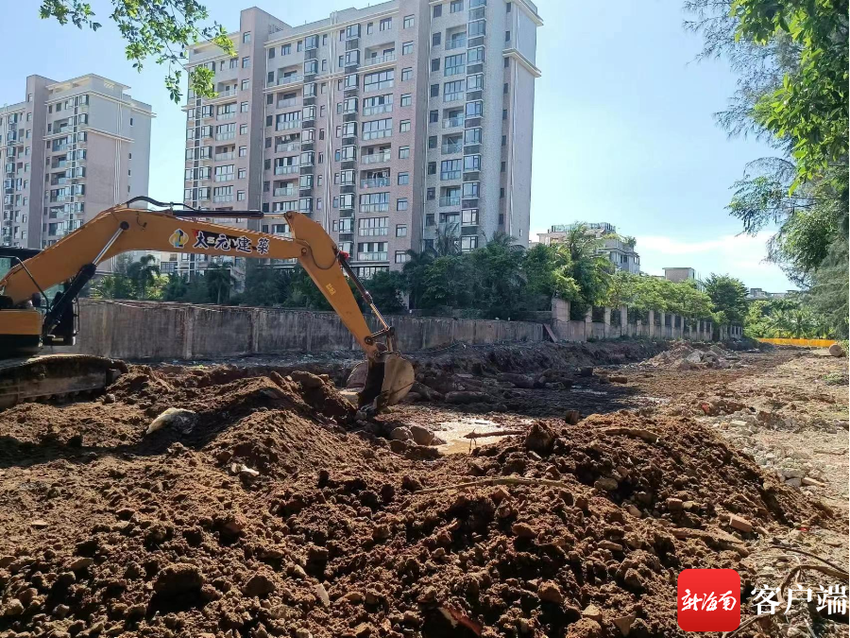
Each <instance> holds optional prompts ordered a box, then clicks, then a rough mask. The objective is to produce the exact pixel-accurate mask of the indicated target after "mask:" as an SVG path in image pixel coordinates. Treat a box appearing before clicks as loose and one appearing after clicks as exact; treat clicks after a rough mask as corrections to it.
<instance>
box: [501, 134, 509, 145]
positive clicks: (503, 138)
mask: <svg viewBox="0 0 850 638" xmlns="http://www.w3.org/2000/svg"><path fill="white" fill-rule="evenodd" d="M507 145H508V136H507V135H502V146H507Z"/></svg>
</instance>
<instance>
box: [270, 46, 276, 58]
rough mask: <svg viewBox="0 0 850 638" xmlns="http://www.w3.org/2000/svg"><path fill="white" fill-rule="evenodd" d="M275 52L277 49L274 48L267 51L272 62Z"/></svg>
mask: <svg viewBox="0 0 850 638" xmlns="http://www.w3.org/2000/svg"><path fill="white" fill-rule="evenodd" d="M276 52H277V49H275V48H274V47H272V48H271V49H269V60H274V56H275V53H276Z"/></svg>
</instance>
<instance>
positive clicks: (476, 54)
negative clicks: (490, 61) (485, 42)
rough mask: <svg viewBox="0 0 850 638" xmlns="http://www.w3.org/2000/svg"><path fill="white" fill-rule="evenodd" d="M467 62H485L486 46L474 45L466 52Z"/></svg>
mask: <svg viewBox="0 0 850 638" xmlns="http://www.w3.org/2000/svg"><path fill="white" fill-rule="evenodd" d="M466 62H467V64H477V63H479V62H484V47H474V48H472V49H469V50H468V51H467V52H466Z"/></svg>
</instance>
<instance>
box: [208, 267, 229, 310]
mask: <svg viewBox="0 0 850 638" xmlns="http://www.w3.org/2000/svg"><path fill="white" fill-rule="evenodd" d="M204 280H205V281H206V284H207V290H208V291H209V293H210V297H212V298H214V299H215V300H216V303H217V304H219V305H221V303H222V301H226V300H227V299H228V298H229V297H230V290H231V289H232V288H233V287H234V286H235V285H236V278H235V277H234V276H233V275H231V274H230V266H228V265H226V264H210V265H209V266H208V267H207V269H206V270H205V271H204Z"/></svg>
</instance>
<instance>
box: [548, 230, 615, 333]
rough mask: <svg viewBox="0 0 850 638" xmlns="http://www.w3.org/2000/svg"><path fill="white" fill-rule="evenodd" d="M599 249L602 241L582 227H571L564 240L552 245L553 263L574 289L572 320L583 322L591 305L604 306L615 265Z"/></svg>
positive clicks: (571, 308)
mask: <svg viewBox="0 0 850 638" xmlns="http://www.w3.org/2000/svg"><path fill="white" fill-rule="evenodd" d="M600 246H601V241H600V240H599V239H597V238H596V237H594V236H593V235H592V234H590V233H589V232H588V231H587V226H586V225H584V224H576V225H574V226H573V227H572V228H570V230H569V232H567V235H566V237H564V241H563V242H562V243H559V244H557V245H556V246H555V252H556V255H557V256H556V261H560V263H561V264H562V269H561V275H562V276H563V277H564V278H565V280H566V279H567V278H569V279H572V280H573V281H574V282H575V285H576V286H577V294H576V295H575V296H574V298H573V299H571V304H570V316H571V317H572V318H573V319H582V318H583V317H584V316H585V314H586V313H587V311H588V310H589V309H590V308H591V307H592V306H594V305H601V304H602V303H604V300H605V296H606V293H607V290H608V283H609V280H610V276H611V274H612V273H613V269H614V266H613V264H611V262H609V261H608V260H607V259H606V258H605V257H603V256H601V255H600V254H599V253H598V249H599V248H600Z"/></svg>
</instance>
